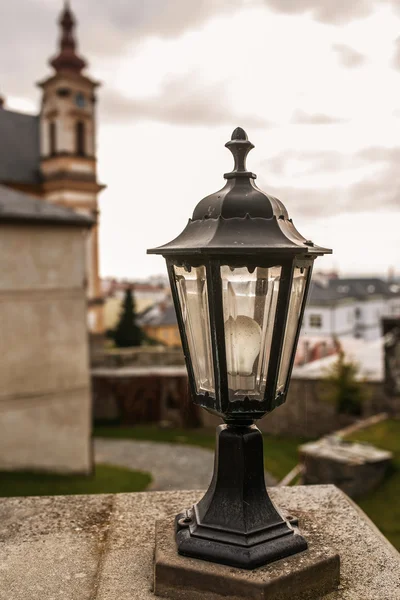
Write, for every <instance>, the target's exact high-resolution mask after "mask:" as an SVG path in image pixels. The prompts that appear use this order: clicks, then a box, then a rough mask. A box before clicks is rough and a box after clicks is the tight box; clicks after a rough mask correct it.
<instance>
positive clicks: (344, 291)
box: [337, 285, 349, 294]
mask: <svg viewBox="0 0 400 600" xmlns="http://www.w3.org/2000/svg"><path fill="white" fill-rule="evenodd" d="M337 291H338V292H339V294H347V292H348V291H349V286H348V285H338V287H337Z"/></svg>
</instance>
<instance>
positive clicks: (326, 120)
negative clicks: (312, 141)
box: [290, 109, 345, 125]
mask: <svg viewBox="0 0 400 600" xmlns="http://www.w3.org/2000/svg"><path fill="white" fill-rule="evenodd" d="M290 122H291V123H293V124H295V125H334V124H337V123H343V122H345V120H344V119H340V118H337V117H332V116H330V115H325V114H323V113H311V114H310V113H306V112H305V111H303V110H300V109H298V110H296V111H295V112H294V113H293V116H292V118H291V120H290Z"/></svg>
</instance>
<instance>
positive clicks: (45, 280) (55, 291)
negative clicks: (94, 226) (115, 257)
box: [0, 224, 91, 472]
mask: <svg viewBox="0 0 400 600" xmlns="http://www.w3.org/2000/svg"><path fill="white" fill-rule="evenodd" d="M86 236H87V232H86V230H82V229H80V228H76V227H51V226H39V225H33V226H31V225H25V226H18V225H4V224H2V225H0V273H1V276H0V356H1V360H0V468H13V469H25V468H27V469H47V470H53V471H60V472H63V471H65V472H68V471H75V472H88V471H89V470H90V469H91V441H90V432H91V418H90V415H91V399H90V387H89V371H88V337H87V328H86V294H85V246H86Z"/></svg>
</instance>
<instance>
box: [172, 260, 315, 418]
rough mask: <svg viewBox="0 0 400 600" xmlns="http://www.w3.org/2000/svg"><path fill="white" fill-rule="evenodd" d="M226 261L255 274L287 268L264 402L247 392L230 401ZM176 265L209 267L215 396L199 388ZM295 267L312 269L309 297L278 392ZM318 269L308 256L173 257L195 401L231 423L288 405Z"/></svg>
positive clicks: (176, 298)
mask: <svg viewBox="0 0 400 600" xmlns="http://www.w3.org/2000/svg"><path fill="white" fill-rule="evenodd" d="M224 265H227V266H229V267H231V268H237V267H238V268H240V267H243V266H244V267H247V268H248V269H249V270H250V272H251V271H252V269H253V270H254V269H256V268H257V267H263V268H268V267H274V266H279V267H281V269H282V271H281V277H280V281H279V292H278V300H277V307H276V315H275V322H274V329H273V335H272V341H271V349H270V361H269V365H268V371H267V378H266V382H265V390H264V397H263V399H262V400H259V399H251V398H249V397H248V396H246V395H243V397H242V398H240V397H237V398H235V401H234V402H232V401H231V400H230V399H229V391H228V376H227V365H226V348H225V330H224V317H223V299H222V283H221V275H220V273H221V267H222V266H224ZM174 266H183V267H185V268H186V269H187V270H190V269H191V268H193V267H199V266H203V267H204V268H205V270H206V281H207V290H208V309H209V315H210V331H211V335H212V339H211V345H212V350H213V370H214V381H215V395H214V396H213V395H212V394H210V393H209V392H205V393H199V392H198V391H197V389H196V385H195V376H194V372H193V365H192V359H191V356H190V349H189V343H188V338H187V332H186V327H185V323H184V320H183V316H182V307H181V305H180V299H179V295H178V290H177V284H176V277H175V272H174ZM295 267H299V268H307V269H308V273H307V279H306V282H305V289H304V295H303V300H302V304H301V308H300V312H299V322H298V325H297V329H296V333H295V340H294V347H293V350H292V352H291V357H290V361H289V369H288V374H287V376H286V381H285V385H284V388H283V390H282V391H281V392H279V393H278V394H277V393H276V388H277V381H278V374H279V366H280V363H281V357H282V348H283V342H284V336H285V331H286V323H287V317H288V308H289V302H290V292H291V289H292V283H293V272H294V268H295ZM312 267H313V259H312V258H309V257H307V256H306V257H304V258H300V259H299V258H297V257H292V258H290V259H282V257H281V258H279V257H278V256H277V257H276V258H273V257H268V259H266V258H265V257H261V256H260V258H254V256H253V257H248V259H247V260H246V259H245V258H244V257H243V256H241V257H240V256H226V257H221V258H210V257H207V258H206V257H204V259H202V260H201V259H200V260H197V259H195V260H193V259H192V258H190V259H188V257H181V258H178V257H174V258H167V269H168V275H169V281H170V286H171V291H172V298H173V301H174V306H175V311H176V315H177V320H178V327H179V332H180V336H181V340H182V347H183V353H184V356H185V362H186V367H187V370H188V374H189V385H190V391H191V395H192V399H193V402H194V403H195V404H198V405H200V406H203V407H204V408H206V409H207V410H209V411H210V412H212V413H216V414H219V415H221V416H223V418H224V420H225V422H229V421H231V420H232V419H234V420H235V422H237V423H239V421H243V422H244V423H245V422H253V421H254V420H255V419H260V418H261V417H263V416H264V415H265V414H266V413H268V412H271V411H272V410H273V409H274V408H276V407H277V406H280V405H281V404H283V402H284V401H285V400H286V396H287V393H288V389H289V383H290V376H291V373H292V369H293V363H294V358H295V353H296V347H297V341H298V337H299V334H300V329H301V322H302V320H303V315H304V309H305V305H306V301H307V294H308V290H309V286H310V281H311V274H312Z"/></svg>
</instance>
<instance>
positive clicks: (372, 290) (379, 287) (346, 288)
mask: <svg viewBox="0 0 400 600" xmlns="http://www.w3.org/2000/svg"><path fill="white" fill-rule="evenodd" d="M376 296H380V297H383V298H395V297H398V296H400V285H397V284H395V283H393V282H387V281H385V280H383V279H379V278H377V277H357V278H355V277H353V278H338V279H329V280H327V281H326V283H322V282H321V281H315V280H314V281H312V283H311V288H310V295H309V299H308V304H309V305H314V306H320V305H332V304H336V303H338V302H341V301H342V300H348V299H349V298H353V299H356V300H360V301H364V300H368V299H369V298H371V297H376Z"/></svg>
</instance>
